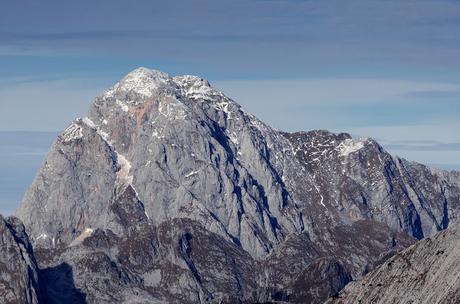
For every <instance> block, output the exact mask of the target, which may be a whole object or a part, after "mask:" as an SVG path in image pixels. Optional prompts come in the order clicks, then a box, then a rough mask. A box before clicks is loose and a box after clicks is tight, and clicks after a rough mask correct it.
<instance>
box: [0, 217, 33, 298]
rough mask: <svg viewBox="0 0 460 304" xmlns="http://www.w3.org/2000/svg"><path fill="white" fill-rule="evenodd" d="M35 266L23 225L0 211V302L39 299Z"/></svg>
mask: <svg viewBox="0 0 460 304" xmlns="http://www.w3.org/2000/svg"><path fill="white" fill-rule="evenodd" d="M40 295H41V294H40V287H39V279H38V268H37V263H36V261H35V257H34V255H33V251H32V246H31V244H30V243H29V239H28V237H27V234H26V233H25V229H24V226H23V225H22V223H21V222H20V221H19V220H18V219H17V218H15V217H9V218H7V219H5V218H3V217H2V216H1V215H0V302H1V303H5V304H16V303H27V304H35V303H40V300H41V297H40Z"/></svg>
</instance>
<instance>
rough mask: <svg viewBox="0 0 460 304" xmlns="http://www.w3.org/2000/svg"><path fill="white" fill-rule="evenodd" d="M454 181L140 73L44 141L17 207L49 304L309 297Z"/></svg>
mask: <svg viewBox="0 0 460 304" xmlns="http://www.w3.org/2000/svg"><path fill="white" fill-rule="evenodd" d="M459 188H460V175H459V174H458V173H448V172H444V171H435V170H432V169H429V168H427V167H425V166H423V165H419V164H415V163H410V162H407V161H405V160H403V159H400V158H397V157H392V156H391V155H389V154H388V153H387V152H386V151H385V150H384V149H383V148H382V147H381V146H380V145H379V144H378V143H377V142H375V141H374V140H372V139H353V138H352V137H351V136H350V135H348V134H345V133H342V134H333V133H330V132H327V131H311V132H299V133H285V132H280V131H277V130H275V129H273V128H271V127H270V126H268V125H266V124H264V123H263V122H261V121H260V120H258V119H257V118H256V117H254V116H253V115H251V114H250V113H248V112H246V111H245V110H244V109H243V108H242V107H241V106H240V105H239V104H237V103H236V102H235V101H233V100H231V99H229V98H228V97H226V96H225V95H224V94H223V93H222V92H220V91H218V90H217V89H215V88H213V87H212V86H211V85H210V84H209V82H208V81H206V80H204V79H201V78H199V77H196V76H178V77H171V76H169V75H168V74H166V73H163V72H159V71H155V70H149V69H145V68H140V69H137V70H135V71H133V72H131V73H129V74H128V75H127V76H126V77H125V78H124V79H122V80H121V81H120V82H119V83H117V84H116V85H115V86H114V87H113V88H111V89H110V90H108V91H106V92H105V93H104V94H102V95H101V96H99V97H97V98H96V100H95V101H94V103H93V104H92V106H91V108H90V110H89V112H88V114H87V117H85V118H82V119H77V120H75V121H74V122H73V123H72V124H71V125H70V126H69V127H68V128H67V129H66V130H65V131H64V132H63V133H62V134H61V135H60V136H59V137H58V138H57V139H56V141H55V143H54V144H53V146H52V148H51V150H50V152H49V153H48V155H47V156H46V158H45V161H44V164H43V166H42V168H41V170H40V172H39V173H38V175H37V177H36V179H35V181H34V182H33V184H32V186H31V187H30V188H29V190H28V192H27V193H26V195H25V197H24V201H23V202H22V205H21V207H20V208H19V210H18V211H17V215H18V217H20V218H21V219H22V220H23V221H24V223H25V225H26V227H27V230H28V233H29V235H30V237H31V240H32V242H33V244H34V246H35V247H36V252H37V259H38V262H39V264H40V267H42V268H43V269H45V271H44V273H45V274H46V276H45V277H46V278H48V279H47V280H48V282H47V283H46V293H47V295H48V297H49V299H50V301H56V302H59V301H64V300H72V299H73V301H75V302H78V301H82V302H84V301H86V302H89V303H114V302H123V303H124V302H127V303H144V302H143V301H147V302H148V301H151V302H165V303H207V302H228V303H234V302H238V301H240V302H241V301H242V302H266V301H272V300H277V301H291V302H292V301H294V302H302V301H305V300H306V299H308V301H311V302H312V303H319V302H321V301H322V300H324V299H326V298H327V296H329V295H332V294H335V293H337V292H338V291H339V290H340V289H341V288H343V286H345V284H347V283H348V282H349V281H350V280H351V279H352V278H359V277H360V276H361V275H362V274H363V273H366V272H367V271H369V270H371V269H373V268H374V267H375V266H376V265H378V264H379V263H381V262H382V261H384V260H385V259H386V258H388V257H389V256H391V255H393V254H394V253H396V252H398V251H399V250H401V249H403V248H405V247H407V246H409V245H410V244H412V243H413V242H414V240H415V239H420V238H423V237H425V236H429V235H432V234H434V233H435V232H437V231H439V230H441V229H444V228H446V227H447V226H448V225H449V223H450V222H453V221H455V220H456V219H457V217H458V213H459V208H460V191H459ZM312 273H317V274H318V276H315V275H312ZM318 277H320V278H321V280H317V278H318ZM57 278H64V279H62V280H58V279H57ZM63 281H64V282H66V284H65V288H64V289H65V290H66V292H64V293H62V292H61V293H59V290H61V289H62V286H61V285H62V284H61V282H63ZM60 284H61V285H60Z"/></svg>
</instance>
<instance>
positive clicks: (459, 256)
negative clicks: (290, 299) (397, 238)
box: [327, 225, 460, 304]
mask: <svg viewBox="0 0 460 304" xmlns="http://www.w3.org/2000/svg"><path fill="white" fill-rule="evenodd" d="M459 302H460V226H459V225H454V226H452V227H450V228H448V229H447V230H444V231H442V232H440V233H438V234H436V235H435V236H433V237H430V238H426V239H424V240H422V241H420V242H418V243H417V244H415V245H413V246H412V247H409V248H408V249H406V250H404V251H403V252H401V253H400V254H397V255H396V256H394V257H393V258H391V259H389V260H388V261H387V262H385V263H384V264H383V265H381V266H380V267H379V268H377V269H376V270H375V271H373V272H371V273H370V274H368V275H367V276H365V277H364V278H363V279H362V280H359V281H356V282H353V283H352V284H350V285H348V286H347V287H346V288H345V289H344V290H343V291H342V292H341V293H340V294H338V295H337V296H335V298H334V299H331V300H330V301H328V302H327V303H330V304H332V303H334V304H339V303H340V304H345V303H376V304H377V303H427V304H428V303H430V304H431V303H452V304H453V303H459Z"/></svg>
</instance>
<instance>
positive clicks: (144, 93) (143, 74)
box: [104, 67, 172, 98]
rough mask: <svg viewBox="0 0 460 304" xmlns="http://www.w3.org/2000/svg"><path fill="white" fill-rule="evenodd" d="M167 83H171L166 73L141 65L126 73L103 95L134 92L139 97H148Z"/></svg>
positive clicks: (110, 95)
mask: <svg viewBox="0 0 460 304" xmlns="http://www.w3.org/2000/svg"><path fill="white" fill-rule="evenodd" d="M167 84H172V78H171V76H169V75H168V74H166V73H164V72H161V71H158V70H151V69H147V68H144V67H141V68H138V69H135V70H134V71H132V72H130V73H128V74H127V75H126V76H125V77H124V78H123V79H122V80H121V81H120V82H118V83H117V84H115V85H114V86H113V87H112V88H111V89H110V90H108V91H107V92H106V93H105V94H104V97H113V96H116V95H120V94H123V93H125V94H126V93H134V94H137V95H139V97H142V98H148V97H151V96H152V95H153V94H154V93H155V92H156V91H158V90H159V89H160V88H161V87H163V86H165V85H167Z"/></svg>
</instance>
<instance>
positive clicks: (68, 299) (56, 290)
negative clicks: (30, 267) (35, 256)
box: [40, 263, 87, 304]
mask: <svg viewBox="0 0 460 304" xmlns="http://www.w3.org/2000/svg"><path fill="white" fill-rule="evenodd" d="M40 276H41V281H42V284H41V285H42V286H41V288H42V291H43V293H44V295H43V298H44V300H45V303H50V304H60V303H71V304H86V303H87V302H86V295H85V294H84V293H82V292H81V291H80V289H78V288H77V287H76V286H75V282H74V279H73V270H72V267H71V266H70V265H69V264H67V263H62V264H60V265H58V266H55V267H48V268H45V269H42V270H41V271H40Z"/></svg>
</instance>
